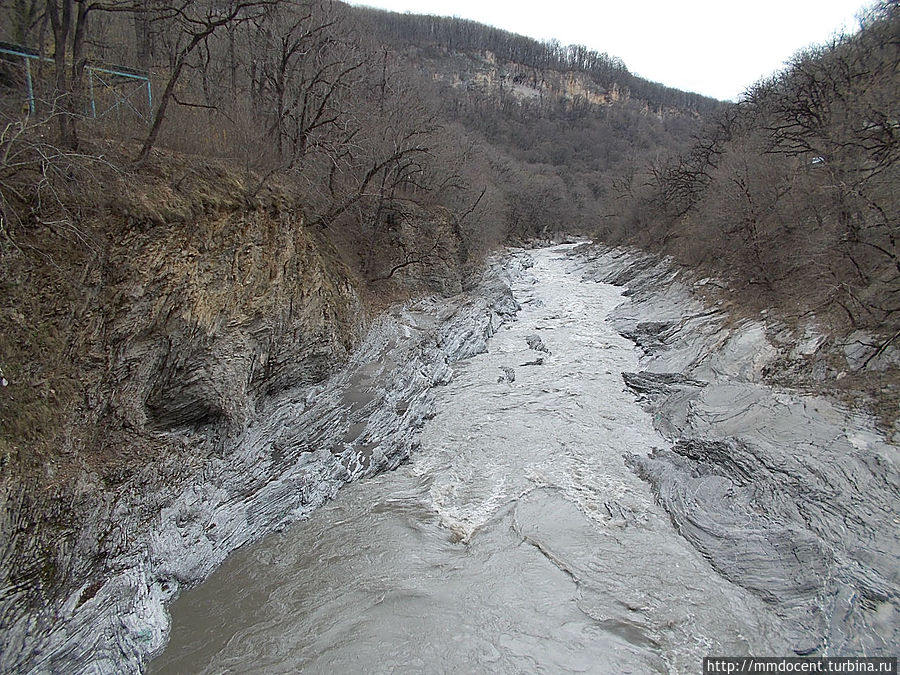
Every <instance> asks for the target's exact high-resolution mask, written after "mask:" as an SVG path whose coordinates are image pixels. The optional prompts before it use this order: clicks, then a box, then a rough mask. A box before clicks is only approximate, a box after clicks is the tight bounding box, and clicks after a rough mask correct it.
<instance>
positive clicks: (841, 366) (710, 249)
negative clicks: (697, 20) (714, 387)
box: [599, 1, 900, 424]
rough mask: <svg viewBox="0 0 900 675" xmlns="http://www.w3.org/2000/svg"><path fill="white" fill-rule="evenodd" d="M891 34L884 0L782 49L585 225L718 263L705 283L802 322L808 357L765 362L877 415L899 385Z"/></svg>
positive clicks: (899, 18)
mask: <svg viewBox="0 0 900 675" xmlns="http://www.w3.org/2000/svg"><path fill="white" fill-rule="evenodd" d="M898 34H900V5H898V3H896V2H889V1H886V2H882V3H880V4H878V5H876V6H875V8H874V9H873V10H872V11H871V12H870V14H869V15H868V16H867V18H866V19H865V21H864V24H863V27H862V30H861V31H860V32H858V33H857V34H855V35H852V36H845V37H842V38H840V39H836V40H834V41H833V42H832V43H831V44H828V45H824V46H820V47H812V48H809V49H807V50H804V51H802V52H800V53H798V54H797V55H796V56H795V57H794V59H793V60H792V61H791V63H790V64H789V66H788V67H787V68H786V69H785V70H784V71H783V72H781V73H779V74H778V75H776V76H774V77H772V78H770V79H768V80H763V81H761V82H759V83H758V84H756V85H755V86H754V87H752V88H751V89H750V90H749V91H748V93H747V95H746V96H745V98H744V99H743V100H742V101H741V102H740V103H738V104H736V105H733V106H729V107H728V108H726V109H724V110H722V111H721V112H720V113H718V114H716V115H714V116H712V117H711V118H710V119H709V121H708V123H707V124H706V128H705V130H704V132H703V133H702V134H701V135H700V136H699V138H698V140H697V141H696V142H695V144H694V146H693V147H692V148H691V149H690V151H688V152H686V153H684V154H682V155H681V156H680V157H677V158H675V159H674V160H673V161H670V162H669V163H667V164H661V165H655V166H647V167H646V168H644V169H643V170H642V171H640V172H638V174H636V177H635V179H634V180H633V181H632V186H631V191H630V193H629V194H628V195H627V197H626V198H624V199H621V200H619V201H618V203H617V204H616V207H615V208H616V210H617V211H618V215H617V217H615V218H612V219H610V220H609V221H607V222H606V223H605V224H604V226H603V227H602V228H600V231H599V233H600V236H601V237H603V238H604V239H606V240H607V241H610V242H613V243H622V242H626V243H632V244H637V245H639V246H642V247H645V248H649V249H651V250H655V251H660V252H663V253H666V254H671V255H673V256H675V257H676V258H677V259H678V260H679V261H680V262H682V263H683V264H685V265H686V266H688V267H690V268H692V269H695V270H698V271H700V273H701V274H710V273H712V274H715V275H717V276H719V277H721V278H724V279H725V280H726V283H727V285H728V286H729V288H728V289H727V291H726V292H725V293H724V296H723V295H722V293H720V292H717V293H716V294H714V296H713V297H716V296H719V299H722V297H724V299H726V300H728V301H731V302H735V303H736V304H737V305H738V306H739V307H740V308H741V310H742V311H744V312H751V313H758V312H773V313H774V316H776V317H777V318H778V319H780V320H782V321H785V322H786V323H787V324H788V325H789V326H792V327H793V328H795V329H796V334H797V339H798V340H802V339H803V338H802V336H803V335H804V334H806V336H807V337H808V336H809V335H818V336H819V340H820V342H821V346H820V349H819V351H817V353H816V355H815V356H814V357H811V361H813V362H814V363H816V364H818V366H815V367H814V366H813V365H812V364H809V367H808V368H801V371H802V372H799V373H798V372H793V373H792V372H791V371H792V370H793V369H792V368H786V369H784V370H782V371H780V372H775V373H773V375H774V376H776V377H783V378H785V379H786V380H791V379H792V377H794V376H799V377H800V380H801V381H803V382H805V383H807V384H808V385H809V386H813V387H816V388H825V389H827V390H833V391H836V392H837V393H838V394H840V395H842V396H846V397H847V399H848V400H850V401H855V402H859V401H860V400H865V401H867V402H868V404H869V405H870V406H871V407H872V408H873V409H875V410H876V411H878V412H879V414H881V415H882V417H883V419H884V420H885V422H887V423H888V424H890V423H891V422H892V421H893V420H894V419H896V417H897V414H898V401H900V391H898V377H897V376H898V370H897V368H898V365H900V358H898V357H900V353H898V351H897V345H896V340H897V339H898V337H900V311H898V310H900V306H898V304H897V296H898V293H900V248H898V229H897V226H898V223H900V199H898V196H897V191H896V186H897V185H898V183H900V162H898V160H900V126H898V122H897V116H896V102H897V92H898V91H900V71H898V69H897V63H898V62H900V40H898V38H897V36H898ZM710 288H711V289H712V287H710ZM783 365H786V364H783Z"/></svg>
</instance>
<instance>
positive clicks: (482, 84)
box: [353, 8, 723, 239]
mask: <svg viewBox="0 0 900 675" xmlns="http://www.w3.org/2000/svg"><path fill="white" fill-rule="evenodd" d="M353 11H354V13H355V15H356V17H357V19H358V20H359V21H360V22H361V23H363V24H364V25H365V26H367V28H368V33H369V34H370V35H371V36H372V37H373V38H374V39H375V40H377V41H380V42H381V43H382V44H384V45H386V46H387V47H388V48H389V49H390V50H391V57H389V58H391V59H396V60H397V61H398V62H399V63H400V64H402V66H403V67H404V68H405V69H406V70H408V71H412V72H414V73H416V75H417V76H418V77H419V78H420V79H419V85H418V86H419V88H420V93H421V94H422V96H424V97H427V98H431V99H432V100H433V101H434V103H433V105H434V107H435V108H437V109H439V110H440V112H441V116H442V118H443V119H444V120H445V121H446V122H447V123H449V124H451V125H454V126H458V127H459V128H462V129H464V130H465V133H466V135H467V136H468V138H470V139H472V140H473V141H474V145H473V149H474V152H473V153H471V154H470V155H469V156H468V157H467V162H466V170H465V171H464V175H465V176H466V178H467V180H468V182H469V183H470V184H471V185H473V186H474V187H476V188H477V187H479V186H481V187H482V189H484V190H486V195H485V200H484V201H483V203H481V204H480V205H479V214H477V217H479V218H480V219H481V221H482V222H490V223H492V224H493V226H494V227H496V226H497V224H498V223H500V224H502V225H503V229H504V232H505V233H506V235H507V236H508V237H510V238H512V239H517V238H528V237H546V236H547V235H548V234H549V233H553V232H560V231H568V232H584V233H588V232H592V231H593V230H594V229H595V228H596V225H597V223H598V222H600V221H603V220H605V219H606V218H608V217H609V216H610V214H611V211H610V205H611V204H612V203H613V201H614V200H616V199H618V198H619V197H620V196H621V191H622V189H623V186H624V185H625V183H626V182H627V180H626V177H629V176H632V175H633V174H634V173H635V172H636V171H637V170H638V168H639V167H641V166H643V165H645V164H646V163H648V162H650V161H652V160H658V159H659V158H664V157H667V156H669V155H675V154H677V153H679V152H681V151H684V150H686V149H687V148H688V147H689V144H690V142H691V137H692V134H694V133H696V132H698V131H699V129H700V121H701V119H702V118H703V117H704V116H706V115H709V114H712V113H713V112H714V111H716V110H719V109H721V108H722V107H723V104H722V103H720V102H719V101H715V100H713V99H710V98H707V97H704V96H700V95H698V94H692V93H688V92H683V91H679V90H676V89H672V88H669V87H665V86H664V85H661V84H657V83H654V82H649V81H647V80H644V79H642V78H639V77H636V76H634V75H633V74H631V73H630V72H629V71H628V69H627V67H626V66H625V64H624V63H622V61H621V60H620V59H618V58H616V57H614V56H610V55H608V54H605V53H598V52H595V51H591V50H589V49H587V48H585V47H582V46H578V45H571V46H566V47H564V46H562V45H560V44H558V43H556V42H549V43H542V42H538V41H536V40H533V39H531V38H527V37H523V36H520V35H514V34H512V33H508V32H506V31H502V30H499V29H496V28H492V27H490V26H485V25H482V24H477V23H474V22H471V21H466V20H462V19H458V18H442V17H434V16H416V15H408V14H407V15H399V14H394V13H389V12H381V11H376V10H371V9H359V8H356V9H354V10H353ZM386 58H388V57H386Z"/></svg>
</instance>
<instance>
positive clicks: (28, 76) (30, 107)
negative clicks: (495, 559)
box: [25, 56, 36, 115]
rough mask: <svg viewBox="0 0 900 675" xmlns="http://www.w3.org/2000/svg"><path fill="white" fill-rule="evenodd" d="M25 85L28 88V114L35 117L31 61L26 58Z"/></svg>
mask: <svg viewBox="0 0 900 675" xmlns="http://www.w3.org/2000/svg"><path fill="white" fill-rule="evenodd" d="M25 85H26V86H27V87H28V112H29V113H30V114H32V115H34V113H35V112H36V111H35V105H34V85H33V84H32V82H31V59H29V58H28V57H27V56H26V57H25Z"/></svg>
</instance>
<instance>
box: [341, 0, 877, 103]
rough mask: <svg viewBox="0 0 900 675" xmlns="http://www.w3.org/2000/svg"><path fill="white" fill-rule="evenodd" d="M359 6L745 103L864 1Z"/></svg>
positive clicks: (425, 1)
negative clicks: (600, 59)
mask: <svg viewBox="0 0 900 675" xmlns="http://www.w3.org/2000/svg"><path fill="white" fill-rule="evenodd" d="M351 4H355V5H368V6H370V7H381V8H383V9H390V10H393V11H397V12H413V13H416V14H439V15H442V16H459V17H463V18H467V19H473V20H475V21H480V22H482V23H487V24H490V25H492V26H497V27H498V28H503V29H506V30H509V31H512V32H514V33H521V34H523V35H530V36H531V37H535V38H538V39H540V40H549V39H551V38H556V39H558V40H559V41H560V42H561V43H563V44H583V45H586V46H588V47H590V48H591V49H595V50H597V51H601V52H607V53H609V54H611V55H613V56H618V57H620V58H621V59H622V60H623V61H625V65H627V66H628V68H629V70H631V72H633V73H636V74H637V75H640V76H642V77H645V78H647V79H649V80H654V81H656V82H662V83H663V84H667V85H670V86H673V87H678V88H679V89H686V90H688V91H695V92H699V93H701V94H706V95H708V96H714V97H716V98H720V99H736V98H737V97H738V96H739V95H740V94H741V92H743V91H744V89H746V88H747V87H748V86H749V85H751V84H753V83H754V82H756V81H757V80H758V79H760V78H761V77H763V76H766V75H769V74H771V73H773V72H775V71H776V70H779V69H780V68H781V67H782V65H783V63H784V61H785V60H786V59H789V58H790V57H791V55H792V54H794V53H795V52H796V51H797V50H798V49H801V48H803V47H806V46H808V45H810V44H813V43H821V42H824V41H827V40H828V39H829V38H830V37H831V36H832V35H834V34H835V33H836V32H838V31H840V30H842V29H848V30H853V29H855V28H856V27H857V26H858V22H857V21H856V20H855V18H854V17H855V15H856V14H857V13H858V12H859V11H860V10H861V9H862V8H863V7H865V6H868V5H869V3H868V2H863V0H594V1H593V2H591V1H586V0H543V1H542V2H531V1H529V0H452V1H451V0H365V1H362V2H360V1H357V0H353V1H351Z"/></svg>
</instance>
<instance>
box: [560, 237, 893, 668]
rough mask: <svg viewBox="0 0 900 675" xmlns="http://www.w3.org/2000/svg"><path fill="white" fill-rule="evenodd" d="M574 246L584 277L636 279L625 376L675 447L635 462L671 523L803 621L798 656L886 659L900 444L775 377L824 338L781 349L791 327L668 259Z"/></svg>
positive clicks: (736, 579) (621, 317) (622, 316)
mask: <svg viewBox="0 0 900 675" xmlns="http://www.w3.org/2000/svg"><path fill="white" fill-rule="evenodd" d="M578 255H581V256H583V257H584V259H585V260H586V261H587V262H586V269H587V270H588V271H587V272H586V277H587V278H589V279H593V280H597V281H603V282H608V283H613V284H617V285H622V286H626V287H627V292H626V294H627V295H628V296H629V297H630V302H626V303H624V304H622V305H621V306H619V307H618V308H617V309H616V311H615V312H614V314H613V318H612V320H613V321H614V324H615V326H616V327H617V329H618V330H619V332H620V333H621V334H622V335H624V336H627V337H629V338H630V339H632V340H633V341H634V342H635V343H636V344H637V345H638V346H639V347H640V348H641V349H642V350H643V352H644V356H643V360H642V370H641V372H638V373H626V374H624V381H625V385H626V386H627V387H628V388H630V389H631V390H632V391H634V393H635V394H636V396H637V397H638V399H639V400H640V401H641V403H642V405H644V406H645V408H646V409H647V410H648V411H649V412H651V413H652V415H653V420H654V424H655V426H656V428H657V430H658V431H659V432H660V433H661V435H662V436H663V437H664V438H666V439H667V440H668V441H670V443H671V444H670V445H669V446H668V447H662V448H657V449H656V450H655V451H654V452H653V453H652V455H651V456H637V455H629V456H628V462H629V464H630V466H631V467H632V468H633V470H634V471H635V472H636V473H637V474H638V475H639V476H641V477H642V478H644V479H645V480H647V481H648V482H649V484H650V485H651V487H652V489H653V491H654V493H655V495H656V498H657V499H658V500H659V502H660V503H661V504H662V505H663V506H664V508H665V509H666V510H667V511H668V513H669V514H670V516H671V518H672V523H673V525H674V526H675V527H676V528H677V530H678V531H679V532H680V533H681V534H682V535H683V536H684V537H685V538H686V539H687V540H688V541H689V542H690V543H691V544H692V545H693V546H694V547H696V548H697V550H698V551H700V553H702V554H703V555H704V556H705V557H706V558H707V559H708V560H709V561H710V562H711V563H712V565H713V566H714V568H715V569H716V570H717V571H718V572H719V573H720V574H721V575H722V576H723V577H725V578H726V579H728V580H729V581H731V582H733V583H735V584H738V585H739V586H742V587H744V588H746V589H747V590H749V591H750V592H752V593H754V594H755V595H757V596H758V597H760V598H761V599H762V600H763V601H764V602H766V603H768V604H769V605H770V606H771V607H772V608H773V609H774V610H775V611H776V612H777V613H778V614H779V615H781V616H783V617H784V618H785V619H786V620H787V623H788V624H789V625H792V626H794V630H793V633H792V634H791V635H789V636H787V637H788V639H790V640H791V641H792V643H793V645H794V646H793V649H794V651H795V652H796V653H797V654H801V655H807V654H813V655H819V656H837V655H865V656H874V655H891V654H892V653H893V652H894V651H895V650H896V645H897V644H900V582H898V579H900V562H898V561H900V537H898V533H900V471H898V460H900V455H898V448H897V446H896V444H894V443H892V442H889V441H888V440H886V439H885V436H884V434H883V433H882V432H881V431H879V430H878V429H877V428H876V426H875V424H874V421H873V420H872V419H871V418H869V417H868V416H867V415H865V414H862V413H860V412H858V411H852V410H849V409H847V408H845V407H843V406H841V405H839V404H837V403H835V402H834V401H832V400H829V399H826V398H824V397H822V396H816V395H813V394H810V393H801V392H799V391H797V390H794V389H790V388H787V387H779V386H775V385H773V384H772V381H773V379H777V378H773V377H772V368H773V367H779V365H783V364H785V363H786V362H789V361H791V359H793V360H797V359H800V358H813V359H815V358H816V357H817V355H816V354H815V353H814V352H815V351H816V349H817V348H819V347H820V346H821V345H822V342H823V341H822V340H818V341H816V343H815V344H814V345H813V348H812V350H805V351H804V350H802V349H801V350H800V351H799V352H798V347H797V343H796V341H794V343H793V346H792V347H790V346H788V347H779V346H778V345H779V344H784V345H790V344H791V341H790V340H786V339H779V337H780V334H781V333H783V332H784V330H785V328H784V326H779V325H778V324H777V323H775V322H774V321H769V322H767V321H766V320H765V319H747V320H735V319H734V318H730V317H729V316H727V315H726V314H725V313H724V312H720V311H717V310H716V309H715V308H713V309H710V308H709V307H708V306H707V305H706V304H703V303H701V302H700V301H699V300H698V299H697V296H696V295H695V293H694V292H693V291H694V288H695V287H696V286H697V285H698V283H697V282H695V281H693V280H692V279H690V277H689V276H688V275H685V274H682V273H681V272H679V271H677V270H676V269H675V268H673V267H672V266H671V265H669V264H667V263H666V262H665V261H661V260H659V259H658V258H655V257H652V256H648V255H645V254H642V253H638V252H633V251H627V250H622V249H607V248H603V247H593V248H582V249H580V251H579V252H578ZM700 284H702V282H700ZM791 350H792V351H793V352H795V353H793V354H792V353H790V351H791ZM800 352H802V353H800ZM821 356H822V359H821V362H823V363H824V362H825V361H826V359H825V358H824V357H825V356H828V355H821ZM849 361H850V359H849V358H848V363H847V364H843V366H844V367H846V368H852V365H853V364H852V363H849ZM813 365H814V366H815V364H813ZM823 373H824V374H823V375H822V376H823V377H829V376H830V377H838V376H839V372H838V371H834V372H831V373H830V375H829V373H828V372H827V371H823Z"/></svg>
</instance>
